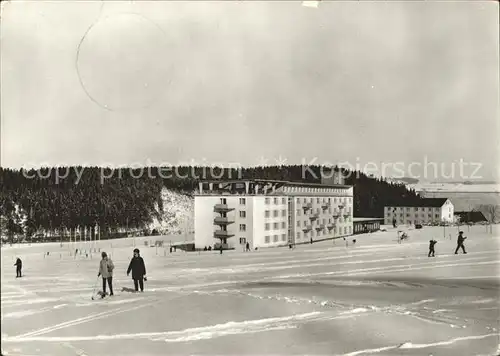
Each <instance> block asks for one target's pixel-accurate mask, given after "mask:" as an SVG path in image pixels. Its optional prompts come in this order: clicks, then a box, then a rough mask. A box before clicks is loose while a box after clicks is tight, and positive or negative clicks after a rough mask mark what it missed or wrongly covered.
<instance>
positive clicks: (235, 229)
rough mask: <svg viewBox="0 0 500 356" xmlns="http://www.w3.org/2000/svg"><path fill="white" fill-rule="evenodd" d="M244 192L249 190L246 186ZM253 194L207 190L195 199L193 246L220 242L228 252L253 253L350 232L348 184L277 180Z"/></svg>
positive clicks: (351, 223)
mask: <svg viewBox="0 0 500 356" xmlns="http://www.w3.org/2000/svg"><path fill="white" fill-rule="evenodd" d="M274 183H276V182H274ZM276 184H277V183H276ZM247 190H248V191H249V192H250V191H252V190H251V189H249V188H248V186H247ZM255 191H257V189H256V190H255ZM255 191H254V194H246V192H245V193H244V194H240V193H238V194H236V193H229V194H228V193H222V194H220V193H219V192H218V191H217V189H214V188H213V187H212V188H211V189H208V190H207V191H204V192H203V193H201V194H198V195H196V196H195V203H194V204H195V209H194V210H195V217H194V221H195V246H196V248H204V247H205V246H206V247H208V246H212V248H213V247H214V245H215V244H218V243H220V242H221V241H222V242H223V243H225V244H226V245H227V247H229V248H242V246H244V245H245V244H246V243H247V242H248V243H249V245H250V248H251V249H255V248H256V247H258V248H262V247H275V246H285V245H288V244H289V243H292V244H296V243H308V242H310V240H311V239H312V240H313V241H315V240H322V239H329V238H336V237H343V236H348V235H351V234H352V233H353V222H352V216H353V206H352V204H353V188H352V187H350V186H321V185H312V184H308V185H301V184H297V183H286V182H283V184H282V185H280V186H279V188H277V189H275V190H272V191H270V192H268V193H267V194H255ZM217 193H219V194H217ZM226 236H227V237H226Z"/></svg>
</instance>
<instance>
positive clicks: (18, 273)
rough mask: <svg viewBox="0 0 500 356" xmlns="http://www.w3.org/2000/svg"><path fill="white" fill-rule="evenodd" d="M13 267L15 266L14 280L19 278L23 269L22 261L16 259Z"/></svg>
mask: <svg viewBox="0 0 500 356" xmlns="http://www.w3.org/2000/svg"><path fill="white" fill-rule="evenodd" d="M14 266H16V278H19V277H21V270H22V269H23V261H21V259H20V258H19V257H18V258H17V260H16V263H14Z"/></svg>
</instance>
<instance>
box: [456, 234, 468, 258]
mask: <svg viewBox="0 0 500 356" xmlns="http://www.w3.org/2000/svg"><path fill="white" fill-rule="evenodd" d="M466 238H467V237H465V236H464V232H463V231H460V232H459V233H458V238H457V248H456V249H455V255H456V254H457V253H458V250H459V249H460V248H461V249H462V251H463V252H464V253H467V252H465V247H464V240H465V239H466Z"/></svg>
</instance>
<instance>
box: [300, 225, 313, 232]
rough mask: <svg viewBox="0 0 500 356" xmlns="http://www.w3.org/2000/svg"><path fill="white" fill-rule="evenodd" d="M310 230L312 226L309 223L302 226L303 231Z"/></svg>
mask: <svg viewBox="0 0 500 356" xmlns="http://www.w3.org/2000/svg"><path fill="white" fill-rule="evenodd" d="M311 230H312V226H311V225H307V226H304V227H303V228H302V231H304V232H308V231H311Z"/></svg>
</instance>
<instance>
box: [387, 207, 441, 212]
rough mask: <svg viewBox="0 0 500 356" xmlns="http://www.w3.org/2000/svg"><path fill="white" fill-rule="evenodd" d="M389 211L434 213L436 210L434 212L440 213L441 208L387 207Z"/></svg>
mask: <svg viewBox="0 0 500 356" xmlns="http://www.w3.org/2000/svg"><path fill="white" fill-rule="evenodd" d="M387 209H388V210H389V211H396V210H398V211H402V210H406V211H410V210H413V211H426V210H427V211H432V210H433V209H434V211H439V210H440V209H441V208H425V207H423V208H422V207H420V208H419V207H413V208H409V207H395V208H391V207H387Z"/></svg>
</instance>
